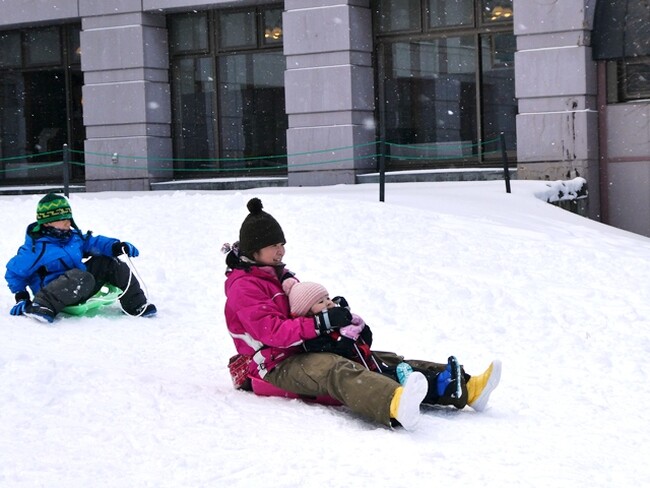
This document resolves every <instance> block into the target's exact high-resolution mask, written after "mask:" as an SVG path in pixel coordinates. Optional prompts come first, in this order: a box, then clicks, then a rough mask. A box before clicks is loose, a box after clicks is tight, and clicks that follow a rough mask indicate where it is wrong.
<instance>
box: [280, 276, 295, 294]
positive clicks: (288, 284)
mask: <svg viewBox="0 0 650 488" xmlns="http://www.w3.org/2000/svg"><path fill="white" fill-rule="evenodd" d="M297 283H298V280H297V279H296V278H287V279H285V280H284V281H283V282H282V291H284V293H285V294H286V295H287V296H289V292H290V291H291V288H293V285H295V284H297Z"/></svg>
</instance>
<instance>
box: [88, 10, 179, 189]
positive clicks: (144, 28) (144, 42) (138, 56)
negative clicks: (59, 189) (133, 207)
mask: <svg viewBox="0 0 650 488" xmlns="http://www.w3.org/2000/svg"><path fill="white" fill-rule="evenodd" d="M79 3H80V7H79V10H80V15H81V16H82V32H81V50H82V53H81V67H82V70H83V72H84V87H83V106H84V124H85V126H86V143H85V153H86V154H85V162H86V189H87V191H102V190H149V183H150V182H152V181H155V180H159V179H163V178H164V179H168V178H170V177H171V171H169V169H170V168H171V167H172V163H171V161H170V158H171V157H172V143H171V107H170V90H169V81H168V78H169V75H168V71H169V55H168V45H167V29H166V23H165V16H164V15H163V14H160V13H144V12H142V11H141V5H142V2H141V1H140V0H121V1H119V2H106V1H103V0H80V2H79ZM114 154H117V156H116V157H113V156H112V155H114ZM164 158H166V159H167V160H166V161H163V159H164ZM107 165H108V166H107Z"/></svg>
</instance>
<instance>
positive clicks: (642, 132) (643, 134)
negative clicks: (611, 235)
mask: <svg viewBox="0 0 650 488" xmlns="http://www.w3.org/2000/svg"><path fill="white" fill-rule="evenodd" d="M606 110H607V113H606V117H607V129H606V134H605V137H606V145H605V147H606V151H607V155H606V158H605V159H606V161H605V162H604V163H603V164H606V165H607V167H606V171H605V174H606V175H607V180H606V181H605V182H604V183H605V185H604V186H605V188H606V189H607V193H608V194H607V200H606V201H607V202H608V223H609V224H611V225H613V226H615V227H619V228H621V229H625V230H629V231H631V232H636V233H637V234H642V235H645V236H648V237H650V104H648V103H629V104H620V105H609V106H607V108H606Z"/></svg>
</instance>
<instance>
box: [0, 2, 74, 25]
mask: <svg viewBox="0 0 650 488" xmlns="http://www.w3.org/2000/svg"><path fill="white" fill-rule="evenodd" d="M79 3H80V2H79V0H61V1H56V2H53V1H52V0H2V1H1V2H0V28H2V27H8V26H10V27H11V28H12V29H13V28H20V27H24V26H27V25H30V26H33V25H37V24H38V23H46V22H52V21H60V20H70V19H78V18H79Z"/></svg>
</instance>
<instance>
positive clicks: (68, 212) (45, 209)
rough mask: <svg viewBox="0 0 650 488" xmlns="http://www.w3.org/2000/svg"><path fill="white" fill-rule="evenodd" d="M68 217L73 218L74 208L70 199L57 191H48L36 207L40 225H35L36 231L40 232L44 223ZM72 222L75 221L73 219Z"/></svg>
mask: <svg viewBox="0 0 650 488" xmlns="http://www.w3.org/2000/svg"><path fill="white" fill-rule="evenodd" d="M66 219H69V220H72V209H71V208H70V203H69V202H68V200H67V199H66V198H65V197H64V196H61V195H57V194H56V193H48V194H47V195H45V196H44V197H43V198H41V200H40V201H39V202H38V206H37V207H36V222H37V223H38V225H37V226H36V227H34V232H38V231H39V230H40V228H41V225H43V224H47V223H48V222H56V221H57V220H66ZM72 222H73V223H74V221H73V220H72Z"/></svg>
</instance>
